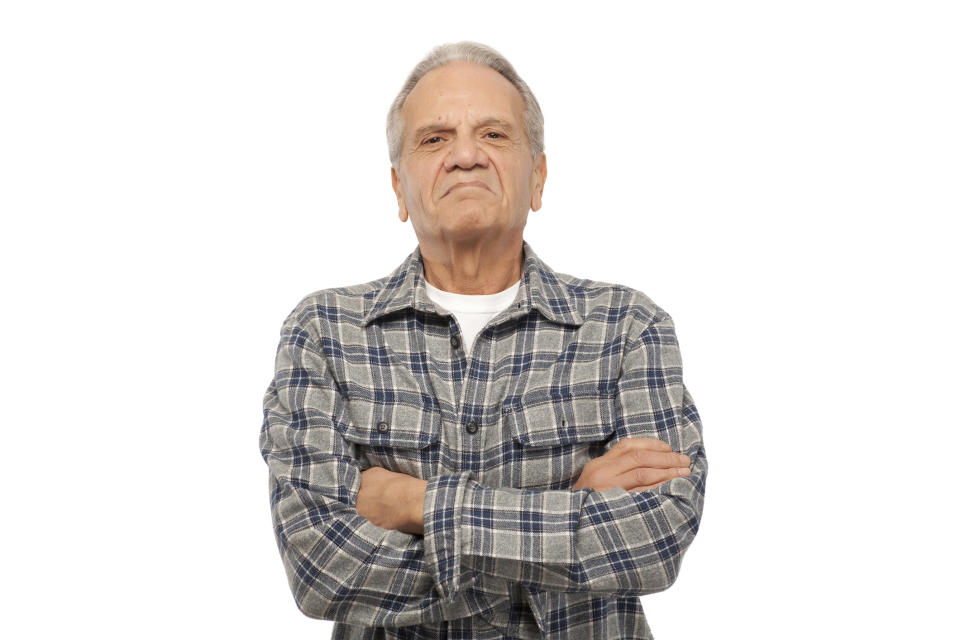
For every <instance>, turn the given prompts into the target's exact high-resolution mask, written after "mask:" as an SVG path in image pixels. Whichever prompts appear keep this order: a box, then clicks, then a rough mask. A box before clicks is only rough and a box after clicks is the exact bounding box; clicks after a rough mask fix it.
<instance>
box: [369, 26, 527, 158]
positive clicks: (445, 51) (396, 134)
mask: <svg viewBox="0 0 960 640" xmlns="http://www.w3.org/2000/svg"><path fill="white" fill-rule="evenodd" d="M451 62H473V63H476V64H482V65H484V66H487V67H490V68H491V69H493V70H494V71H496V72H497V73H499V74H500V75H502V76H503V77H504V78H506V79H507V80H509V81H510V83H511V84H512V85H513V86H515V87H516V88H517V91H519V92H520V97H521V98H523V105H524V107H523V128H524V130H525V131H526V133H527V139H528V140H529V141H530V147H531V149H532V150H533V157H534V158H536V157H537V155H539V154H540V153H543V113H541V111H540V104H539V103H538V102H537V99H536V97H535V96H534V95H533V91H531V90H530V87H528V86H527V83H526V82H524V81H523V79H522V78H521V77H520V76H519V75H518V74H517V72H516V70H514V68H513V65H512V64H510V62H509V61H508V60H507V59H506V58H504V57H503V56H502V55H500V53H499V52H497V51H496V50H495V49H493V48H491V47H488V46H486V45H483V44H480V43H479V42H469V41H463V42H455V43H449V44H442V45H440V46H438V47H436V48H434V49H433V51H431V52H430V53H429V54H428V55H427V57H426V58H424V59H423V60H421V61H420V63H419V64H418V65H417V66H416V67H414V68H413V71H411V72H410V75H409V76H407V81H406V82H404V83H403V88H401V89H400V93H398V94H397V97H396V98H395V99H394V101H393V105H392V106H391V107H390V111H389V112H388V113H387V147H388V148H389V150H390V164H392V165H393V166H394V167H397V163H398V162H399V160H400V147H401V146H402V145H403V124H404V123H403V117H402V116H401V114H400V111H401V109H403V103H404V102H406V100H407V96H408V95H410V92H411V91H413V88H414V87H415V86H416V84H417V83H418V82H420V79H421V78H423V76H425V75H427V73H428V72H429V71H432V70H433V69H436V68H437V67H442V66H443V65H445V64H449V63H451Z"/></svg>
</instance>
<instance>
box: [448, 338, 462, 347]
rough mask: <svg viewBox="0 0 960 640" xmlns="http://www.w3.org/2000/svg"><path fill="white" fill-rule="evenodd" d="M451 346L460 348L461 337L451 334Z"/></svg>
mask: <svg viewBox="0 0 960 640" xmlns="http://www.w3.org/2000/svg"><path fill="white" fill-rule="evenodd" d="M450 346H451V347H453V348H454V349H459V348H460V338H459V337H457V336H450Z"/></svg>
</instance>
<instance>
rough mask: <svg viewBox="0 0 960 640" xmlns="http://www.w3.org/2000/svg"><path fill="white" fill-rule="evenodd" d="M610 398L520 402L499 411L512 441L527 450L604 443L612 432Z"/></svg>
mask: <svg viewBox="0 0 960 640" xmlns="http://www.w3.org/2000/svg"><path fill="white" fill-rule="evenodd" d="M613 403H614V398H613V397H611V396H606V395H604V396H586V397H572V398H520V400H519V401H518V402H517V403H515V404H513V405H510V406H507V407H505V408H504V409H503V413H504V414H505V415H504V419H506V420H507V421H508V422H509V424H510V429H511V432H512V433H513V437H514V439H515V440H516V441H517V442H519V443H520V444H522V445H526V446H531V447H556V446H560V445H565V444H573V443H578V442H595V441H600V440H606V439H607V438H608V437H609V436H610V435H612V434H613V431H614V426H615V425H614V410H613V407H614V404H613Z"/></svg>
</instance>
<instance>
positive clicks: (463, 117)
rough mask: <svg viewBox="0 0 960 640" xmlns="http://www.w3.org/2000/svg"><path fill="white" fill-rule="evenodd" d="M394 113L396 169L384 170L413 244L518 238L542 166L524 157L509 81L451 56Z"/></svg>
mask: <svg viewBox="0 0 960 640" xmlns="http://www.w3.org/2000/svg"><path fill="white" fill-rule="evenodd" d="M401 115H402V117H403V145H402V147H401V152H400V160H399V163H398V164H399V172H398V171H397V170H395V169H391V170H390V173H391V177H392V181H393V189H394V191H395V192H396V194H397V201H398V203H399V205H400V220H402V221H404V222H405V221H406V220H407V217H408V215H409V217H410V220H411V223H412V224H413V228H414V231H415V232H416V234H417V238H418V240H419V241H420V242H421V244H424V243H426V244H428V245H432V246H443V245H445V244H448V243H451V242H453V243H457V242H466V243H470V242H472V241H475V240H481V239H484V238H488V239H489V238H502V239H509V238H510V236H514V235H515V236H518V237H521V236H522V233H523V226H524V225H525V224H526V221H527V213H528V211H529V210H530V209H533V210H534V211H536V210H537V209H539V208H540V196H541V193H542V191H543V183H544V180H545V179H546V174H547V166H546V158H545V157H544V156H543V154H540V156H539V157H538V158H537V159H536V162H535V161H534V158H533V157H532V156H531V150H530V143H529V142H528V140H527V136H526V133H525V132H524V128H523V98H521V97H520V92H519V91H517V89H516V87H514V86H513V85H512V84H510V82H509V81H508V80H507V79H506V78H504V77H503V76H501V75H500V74H499V73H497V72H496V71H494V70H493V69H491V68H489V67H486V66H483V65H478V64H473V63H469V62H454V63H451V64H448V65H444V66H442V67H438V68H436V69H433V70H432V71H430V72H429V73H427V74H426V75H425V76H424V77H423V78H421V80H420V82H418V83H417V85H416V86H415V87H414V88H413V91H411V92H410V95H409V96H407V100H406V102H405V103H404V105H403V110H402V112H401Z"/></svg>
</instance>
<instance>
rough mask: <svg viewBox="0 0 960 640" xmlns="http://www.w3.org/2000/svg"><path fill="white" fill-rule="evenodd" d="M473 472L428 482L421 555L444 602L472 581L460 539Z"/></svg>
mask: <svg viewBox="0 0 960 640" xmlns="http://www.w3.org/2000/svg"><path fill="white" fill-rule="evenodd" d="M472 478H473V473H472V472H470V471H465V472H462V473H457V474H451V475H443V476H434V477H433V478H430V479H429V480H428V481H427V490H426V495H425V496H424V500H423V554H424V561H425V564H426V566H427V569H428V571H429V572H430V573H431V574H432V576H433V580H434V582H435V583H436V586H437V591H438V592H439V593H440V597H441V598H442V600H443V601H444V603H449V602H452V601H453V600H454V599H456V597H457V595H458V593H459V592H460V591H461V590H462V589H464V588H466V587H468V586H470V585H471V584H472V583H473V582H474V579H475V573H474V572H473V571H464V570H463V568H462V566H463V563H462V557H461V545H462V543H463V541H462V539H461V535H462V529H463V527H462V522H461V520H462V514H463V503H464V495H465V493H466V490H467V484H468V482H469V481H470V480H471V479H472Z"/></svg>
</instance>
